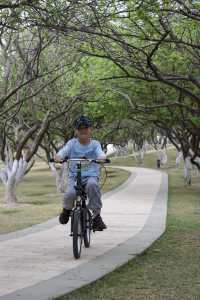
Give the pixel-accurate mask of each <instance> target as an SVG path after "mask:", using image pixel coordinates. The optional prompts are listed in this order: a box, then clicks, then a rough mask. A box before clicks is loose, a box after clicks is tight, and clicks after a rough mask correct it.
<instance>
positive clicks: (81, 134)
mask: <svg viewBox="0 0 200 300" xmlns="http://www.w3.org/2000/svg"><path fill="white" fill-rule="evenodd" d="M91 133H92V129H91V127H88V128H86V127H80V128H79V129H77V130H76V135H77V137H78V138H79V140H80V141H82V142H86V141H88V139H89V138H90V137H91Z"/></svg>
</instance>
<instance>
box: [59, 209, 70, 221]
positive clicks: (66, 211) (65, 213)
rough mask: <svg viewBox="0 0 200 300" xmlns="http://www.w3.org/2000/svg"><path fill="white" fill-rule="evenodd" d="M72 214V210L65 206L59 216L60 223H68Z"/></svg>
mask: <svg viewBox="0 0 200 300" xmlns="http://www.w3.org/2000/svg"><path fill="white" fill-rule="evenodd" d="M70 214H71V210H69V209H66V208H63V211H62V212H61V214H60V216H59V222H60V224H62V225H65V224H67V223H68V221H69V217H70Z"/></svg>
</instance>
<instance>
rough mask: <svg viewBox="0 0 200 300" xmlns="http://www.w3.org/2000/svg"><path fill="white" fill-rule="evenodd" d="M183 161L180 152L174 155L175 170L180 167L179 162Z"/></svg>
mask: <svg viewBox="0 0 200 300" xmlns="http://www.w3.org/2000/svg"><path fill="white" fill-rule="evenodd" d="M182 159H183V154H182V152H181V151H179V152H177V155H176V168H177V169H178V168H179V167H180V164H181V160H182Z"/></svg>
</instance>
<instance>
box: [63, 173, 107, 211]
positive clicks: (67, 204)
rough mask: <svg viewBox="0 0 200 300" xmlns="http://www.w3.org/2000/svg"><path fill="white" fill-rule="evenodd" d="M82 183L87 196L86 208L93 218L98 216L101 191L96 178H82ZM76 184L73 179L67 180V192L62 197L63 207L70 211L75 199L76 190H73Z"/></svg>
mask: <svg viewBox="0 0 200 300" xmlns="http://www.w3.org/2000/svg"><path fill="white" fill-rule="evenodd" d="M82 183H83V184H84V185H86V186H85V191H86V193H87V196H88V200H89V203H88V205H87V206H88V208H89V209H90V210H91V211H92V212H93V214H94V216H96V215H98V214H100V212H101V208H102V201H101V191H100V187H99V183H98V177H84V178H82ZM75 184H76V182H75V180H74V178H73V177H70V178H69V179H68V184H67V191H66V193H65V194H64V197H63V207H64V208H65V209H72V208H73V206H74V201H75V199H76V190H75V188H74V186H75Z"/></svg>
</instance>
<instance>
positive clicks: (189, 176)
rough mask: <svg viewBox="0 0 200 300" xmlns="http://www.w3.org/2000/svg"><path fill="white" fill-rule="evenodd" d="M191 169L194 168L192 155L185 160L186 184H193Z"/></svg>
mask: <svg viewBox="0 0 200 300" xmlns="http://www.w3.org/2000/svg"><path fill="white" fill-rule="evenodd" d="M191 170H192V165H191V160H190V157H189V156H187V157H186V158H185V160H184V178H185V183H186V185H191V183H192V174H191Z"/></svg>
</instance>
